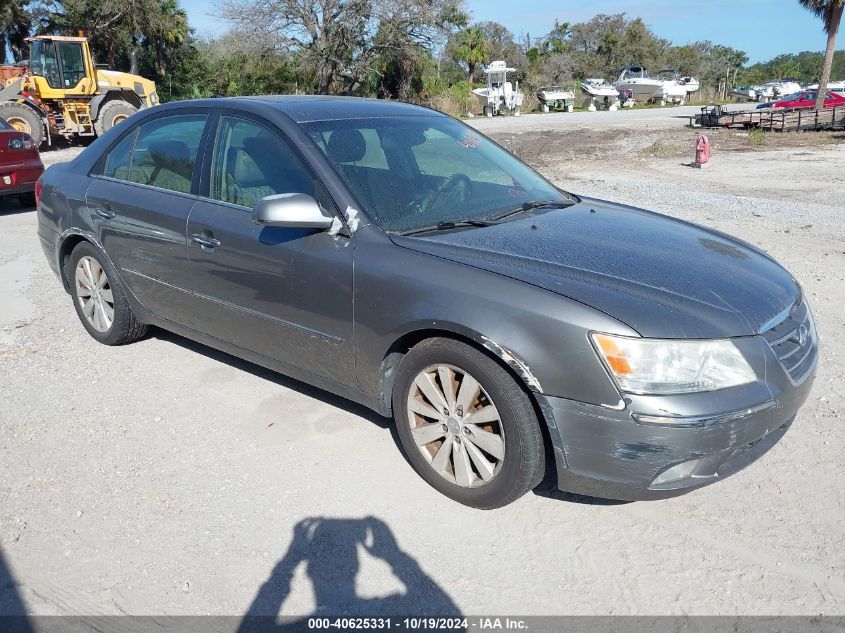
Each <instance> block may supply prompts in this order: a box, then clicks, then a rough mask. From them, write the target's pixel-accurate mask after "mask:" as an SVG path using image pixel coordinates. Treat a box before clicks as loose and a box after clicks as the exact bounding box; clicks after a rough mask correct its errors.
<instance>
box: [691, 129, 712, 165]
mask: <svg viewBox="0 0 845 633" xmlns="http://www.w3.org/2000/svg"><path fill="white" fill-rule="evenodd" d="M692 166H693V167H698V168H699V169H702V168H704V167H709V166H710V139H709V138H707V136H705V135H704V134H701V135H699V137H698V140H697V141H696V142H695V162H694V163H693V164H692Z"/></svg>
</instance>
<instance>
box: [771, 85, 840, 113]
mask: <svg viewBox="0 0 845 633" xmlns="http://www.w3.org/2000/svg"><path fill="white" fill-rule="evenodd" d="M816 95H818V92H816V91H815V90H802V91H801V92H795V93H793V94H791V95H787V96H785V97H784V98H783V99H780V100H779V101H771V102H769V103H761V104H760V105H758V106H757V109H758V110H761V109H764V108H815V107H816ZM834 106H845V95H843V94H842V93H840V92H828V93H827V99H825V100H824V107H825V108H832V107H834Z"/></svg>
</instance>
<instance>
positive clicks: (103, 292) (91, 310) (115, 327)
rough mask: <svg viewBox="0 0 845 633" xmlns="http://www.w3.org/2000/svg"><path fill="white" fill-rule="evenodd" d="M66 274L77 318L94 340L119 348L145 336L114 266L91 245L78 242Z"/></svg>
mask: <svg viewBox="0 0 845 633" xmlns="http://www.w3.org/2000/svg"><path fill="white" fill-rule="evenodd" d="M65 274H66V275H67V279H68V281H69V282H70V287H71V294H72V295H73V305H74V308H76V314H77V316H78V317H79V320H80V321H81V322H82V325H83V327H85V329H86V330H87V331H88V333H89V334H90V335H91V336H92V337H93V338H95V339H96V340H98V341H99V342H100V343H103V344H104V345H120V344H122V343H128V342H130V341H134V340H135V339H137V338H140V337H142V336H143V335H144V334H145V333H146V331H147V326H146V325H144V324H143V323H141V322H139V321H138V319H137V318H136V316H135V314H134V313H133V312H132V308H131V307H130V305H129V301H128V299H127V292H126V289H125V288H124V287H123V283H122V282H121V280H120V278H119V277H118V275H117V271H116V270H115V269H114V266H112V264H111V262H109V260H108V259H107V258H106V257H104V256H103V255H102V254H101V253H100V251H99V250H97V249H96V248H95V247H94V246H93V245H92V244H91V243H89V242H80V243H79V244H78V245H77V246H76V248H74V249H73V252H72V253H71V255H70V259H69V261H68V264H67V269H66V272H65Z"/></svg>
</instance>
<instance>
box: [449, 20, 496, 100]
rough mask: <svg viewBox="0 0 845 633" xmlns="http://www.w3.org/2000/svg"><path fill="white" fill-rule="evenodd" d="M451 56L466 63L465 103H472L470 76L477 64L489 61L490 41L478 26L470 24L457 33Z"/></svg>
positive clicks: (473, 73) (471, 76)
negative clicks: (466, 98)
mask: <svg viewBox="0 0 845 633" xmlns="http://www.w3.org/2000/svg"><path fill="white" fill-rule="evenodd" d="M452 56H453V57H454V58H455V60H456V61H459V62H464V63H465V64H466V65H467V84H468V86H469V88H468V89H469V95H468V101H467V104H469V103H472V78H473V75H475V69H476V68H477V67H478V65H479V64H484V63H485V62H488V61H490V42H488V41H487V36H486V35H484V31H483V30H482V29H481V28H480V27H478V26H470V27H468V28H465V29H464V30H463V31H461V32H460V33H458V37H457V41H456V43H455V48H454V49H453V50H452Z"/></svg>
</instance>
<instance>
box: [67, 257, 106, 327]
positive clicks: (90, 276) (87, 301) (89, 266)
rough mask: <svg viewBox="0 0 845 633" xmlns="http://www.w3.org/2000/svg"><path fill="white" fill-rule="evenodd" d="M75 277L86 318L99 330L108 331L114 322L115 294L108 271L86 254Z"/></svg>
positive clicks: (77, 268)
mask: <svg viewBox="0 0 845 633" xmlns="http://www.w3.org/2000/svg"><path fill="white" fill-rule="evenodd" d="M74 277H75V282H76V283H75V289H76V300H77V301H79V306H80V307H81V308H82V314H83V315H84V316H85V319H86V320H87V321H88V323H89V324H90V325H91V327H93V328H94V329H95V330H97V331H98V332H108V331H109V329H110V328H111V326H112V323H113V322H114V296H113V295H112V289H111V285H110V284H109V278H108V276H107V275H106V271H105V270H103V267H102V266H100V262H98V261H97V260H96V259H94V258H93V257H90V256H88V255H85V256H84V257H82V258H80V260H79V262H77V264H76V273H75V275H74Z"/></svg>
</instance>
